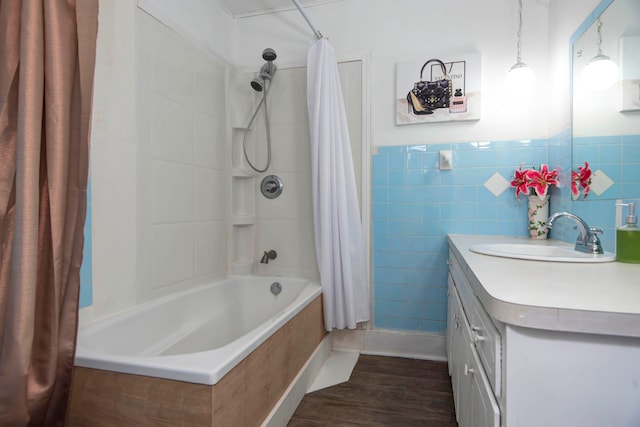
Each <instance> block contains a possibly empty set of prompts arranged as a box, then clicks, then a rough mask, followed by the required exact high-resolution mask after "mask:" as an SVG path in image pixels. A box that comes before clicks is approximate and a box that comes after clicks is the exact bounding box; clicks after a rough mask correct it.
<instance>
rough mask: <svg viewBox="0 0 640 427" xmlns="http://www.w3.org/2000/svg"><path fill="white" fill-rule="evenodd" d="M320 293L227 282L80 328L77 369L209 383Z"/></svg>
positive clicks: (308, 285) (255, 279)
mask: <svg viewBox="0 0 640 427" xmlns="http://www.w3.org/2000/svg"><path fill="white" fill-rule="evenodd" d="M275 282H278V283H280V284H281V286H282V291H281V293H280V294H278V295H274V294H273V293H272V292H271V290H270V288H271V285H272V284H273V283H275ZM320 293H321V287H320V285H319V284H318V283H316V282H312V281H308V280H306V279H299V278H291V277H278V276H239V277H231V278H228V279H225V280H223V281H221V282H218V283H214V284H211V285H208V286H204V287H199V288H196V289H192V290H189V291H186V292H182V293H179V294H175V295H170V296H167V297H164V298H161V299H158V300H155V301H152V302H149V303H146V304H143V305H140V306H138V307H135V308H133V309H131V310H128V311H126V312H122V313H119V314H116V315H114V316H111V317H108V318H104V319H101V320H98V321H96V322H93V323H90V324H87V325H81V326H80V328H79V332H78V339H77V348H76V359H75V365H76V366H80V367H85V368H93V369H101V370H108V371H116V372H123V373H128V374H136V375H146V376H151V377H156V378H166V379H171V380H178V381H186V382H191V383H198V384H208V385H213V384H216V383H217V382H218V381H219V380H220V379H221V378H222V377H223V376H224V375H225V374H227V373H228V372H229V371H230V370H231V369H232V368H233V367H234V366H236V365H238V364H239V363H240V361H242V360H243V359H244V358H245V357H247V355H249V354H250V353H251V352H252V351H254V350H255V349H256V348H258V346H260V345H261V344H262V343H263V342H265V341H266V340H267V339H268V338H269V337H270V336H271V335H272V334H273V333H274V332H275V331H277V330H278V329H280V328H281V327H282V326H283V325H284V324H285V323H287V322H288V321H289V320H291V319H292V318H293V317H294V316H296V314H298V313H299V312H300V311H301V310H302V309H303V308H305V307H306V306H307V305H308V304H309V303H310V302H311V301H313V300H314V299H315V298H316V297H318V295H320Z"/></svg>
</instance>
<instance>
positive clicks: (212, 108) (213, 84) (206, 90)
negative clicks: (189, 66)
mask: <svg viewBox="0 0 640 427" xmlns="http://www.w3.org/2000/svg"><path fill="white" fill-rule="evenodd" d="M225 88H226V71H225V68H224V66H222V65H221V64H218V63H216V62H215V61H214V60H213V59H212V58H210V57H207V56H206V55H204V54H203V53H202V52H200V51H197V50H196V51H194V53H193V108H194V110H195V111H198V112H200V113H203V114H205V115H207V116H210V117H215V118H216V119H218V120H225V119H226V104H227V103H226V95H225Z"/></svg>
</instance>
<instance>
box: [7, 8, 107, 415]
mask: <svg viewBox="0 0 640 427" xmlns="http://www.w3.org/2000/svg"><path fill="white" fill-rule="evenodd" d="M97 15H98V0H0V425H1V426H27V425H28V426H63V425H64V419H65V414H66V410H67V402H68V398H69V388H70V385H71V373H72V368H73V357H74V352H75V337H76V331H77V317H78V295H79V288H80V284H79V282H80V264H81V263H82V246H83V243H84V238H83V226H84V220H85V213H86V189H87V175H88V163H89V125H90V117H91V98H92V91H93V72H94V63H95V45H96V32H97V26H98V18H97Z"/></svg>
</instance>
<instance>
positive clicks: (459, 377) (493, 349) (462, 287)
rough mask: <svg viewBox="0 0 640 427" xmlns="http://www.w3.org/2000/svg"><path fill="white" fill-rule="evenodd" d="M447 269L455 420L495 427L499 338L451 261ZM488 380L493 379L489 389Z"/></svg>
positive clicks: (463, 424)
mask: <svg viewBox="0 0 640 427" xmlns="http://www.w3.org/2000/svg"><path fill="white" fill-rule="evenodd" d="M450 266H451V271H450V274H449V289H448V310H449V311H448V313H449V315H448V318H449V323H448V324H447V357H448V362H449V373H450V374H451V382H452V386H453V398H454V402H455V409H456V419H457V421H458V425H459V426H460V427H470V426H473V427H499V425H500V410H499V408H498V404H497V402H496V399H495V392H494V389H498V390H499V387H500V382H499V379H498V380H497V382H496V380H495V378H496V372H499V369H498V368H497V365H499V361H500V335H499V334H498V332H497V330H496V328H495V326H493V324H490V322H491V320H490V319H489V317H488V316H487V314H486V313H485V312H484V310H483V309H482V306H481V305H480V302H479V301H477V300H476V299H475V297H474V296H473V294H472V293H471V288H470V286H469V284H468V283H467V282H466V281H465V280H464V278H463V276H462V277H461V276H459V274H458V273H459V271H460V270H459V266H458V265H457V263H456V262H455V261H452V262H451V264H450ZM454 276H458V277H457V278H456V279H454ZM461 296H462V298H461ZM487 374H489V376H488V375H487ZM490 377H491V378H493V379H494V385H493V387H492V385H491V383H490V381H489V378H490ZM498 378H499V376H498ZM495 384H497V386H498V387H496V385H495Z"/></svg>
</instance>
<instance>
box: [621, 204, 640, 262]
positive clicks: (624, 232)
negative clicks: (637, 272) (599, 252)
mask: <svg viewBox="0 0 640 427" xmlns="http://www.w3.org/2000/svg"><path fill="white" fill-rule="evenodd" d="M620 205H622V206H628V207H629V212H628V213H627V215H626V216H625V217H624V223H625V224H624V225H623V226H622V227H620V228H618V229H617V230H616V260H617V261H620V262H631V263H636V264H640V228H638V217H637V216H636V204H635V203H620Z"/></svg>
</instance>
